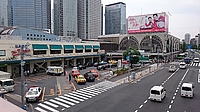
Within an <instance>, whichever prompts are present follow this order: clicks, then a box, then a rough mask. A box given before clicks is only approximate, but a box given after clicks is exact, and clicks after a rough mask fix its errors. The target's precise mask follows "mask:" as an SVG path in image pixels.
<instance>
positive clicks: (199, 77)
mask: <svg viewBox="0 0 200 112" xmlns="http://www.w3.org/2000/svg"><path fill="white" fill-rule="evenodd" d="M199 70H200V69H199ZM198 83H200V74H199V75H198Z"/></svg>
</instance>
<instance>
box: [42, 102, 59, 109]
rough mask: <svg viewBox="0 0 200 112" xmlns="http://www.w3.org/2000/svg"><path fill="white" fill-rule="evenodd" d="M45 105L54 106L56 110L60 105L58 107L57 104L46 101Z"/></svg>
mask: <svg viewBox="0 0 200 112" xmlns="http://www.w3.org/2000/svg"><path fill="white" fill-rule="evenodd" d="M44 103H45V104H47V105H50V106H52V107H55V108H57V107H58V105H56V104H53V103H51V102H48V101H45V102H44Z"/></svg>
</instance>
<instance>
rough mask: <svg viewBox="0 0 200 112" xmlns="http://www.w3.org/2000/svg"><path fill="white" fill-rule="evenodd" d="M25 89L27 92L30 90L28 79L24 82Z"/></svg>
mask: <svg viewBox="0 0 200 112" xmlns="http://www.w3.org/2000/svg"><path fill="white" fill-rule="evenodd" d="M24 91H25V92H26V91H28V84H27V82H26V80H25V82H24Z"/></svg>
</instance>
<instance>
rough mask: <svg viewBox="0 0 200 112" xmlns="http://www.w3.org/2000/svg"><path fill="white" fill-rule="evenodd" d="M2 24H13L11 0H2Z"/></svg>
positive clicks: (0, 12) (0, 16) (0, 4)
mask: <svg viewBox="0 0 200 112" xmlns="http://www.w3.org/2000/svg"><path fill="white" fill-rule="evenodd" d="M0 26H11V0H1V3H0Z"/></svg>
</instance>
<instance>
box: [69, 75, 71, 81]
mask: <svg viewBox="0 0 200 112" xmlns="http://www.w3.org/2000/svg"><path fill="white" fill-rule="evenodd" d="M69 82H70V83H71V74H70V73H69Z"/></svg>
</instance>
